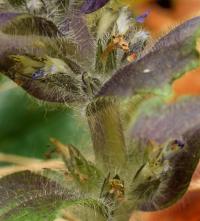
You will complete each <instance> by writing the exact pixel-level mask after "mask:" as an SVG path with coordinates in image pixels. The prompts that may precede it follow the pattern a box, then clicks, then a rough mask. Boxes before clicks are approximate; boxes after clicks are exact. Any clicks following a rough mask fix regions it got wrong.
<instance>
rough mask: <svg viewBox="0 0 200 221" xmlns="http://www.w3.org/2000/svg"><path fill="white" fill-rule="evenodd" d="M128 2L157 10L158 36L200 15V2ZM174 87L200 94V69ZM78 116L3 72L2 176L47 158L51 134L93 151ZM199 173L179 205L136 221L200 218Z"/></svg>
mask: <svg viewBox="0 0 200 221" xmlns="http://www.w3.org/2000/svg"><path fill="white" fill-rule="evenodd" d="M124 1H126V2H127V3H128V4H129V5H130V7H131V8H132V9H133V10H134V12H135V13H136V14H138V15H139V14H141V13H143V12H144V11H146V10H149V9H150V10H151V13H150V15H149V17H148V18H147V20H146V21H145V24H144V25H145V27H146V28H147V29H148V30H149V31H150V32H151V33H152V35H153V37H155V38H158V37H159V36H162V35H163V34H164V33H166V32H167V30H169V28H172V27H174V26H175V25H177V24H179V23H180V22H182V21H184V20H186V19H187V18H190V17H192V16H194V15H197V14H198V13H199V14H200V0H124ZM173 90H174V100H176V99H177V98H178V97H179V96H182V95H186V94H187V95H195V96H198V95H200V69H197V70H194V71H191V72H190V73H186V74H185V75H184V76H183V77H182V78H181V79H179V80H177V81H176V82H175V83H174V84H173ZM74 115H75V113H73V112H72V110H70V109H69V108H68V107H56V108H55V107H52V106H51V105H48V104H44V103H40V102H38V101H36V100H35V99H34V98H31V97H30V96H28V95H27V94H26V93H25V92H24V91H23V90H22V89H21V88H19V87H17V86H16V85H15V84H14V83H13V82H11V81H10V80H8V79H6V78H5V77H3V76H1V75H0V176H1V175H2V174H4V173H3V172H5V168H6V166H8V165H12V162H13V163H14V162H15V161H20V159H22V161H23V160H26V159H29V158H27V157H30V158H31V159H35V158H39V159H45V157H47V153H48V151H49V150H50V149H51V145H50V143H49V138H50V137H55V138H57V139H59V140H60V141H62V142H63V143H71V144H74V145H76V146H78V147H79V148H81V149H82V150H83V151H85V152H87V150H88V148H89V146H88V145H89V143H90V138H89V134H88V132H87V131H86V130H85V129H83V128H84V125H83V124H84V122H80V121H79V120H77V118H75V117H74ZM16 156H19V157H24V158H17V157H16ZM22 161H21V162H22ZM30 161H31V160H30ZM24 162H25V161H24ZM33 162H36V161H33ZM19 164H20V162H19ZM199 171H200V169H199ZM199 177H200V174H199V172H198V170H197V171H196V173H195V175H194V178H193V181H192V182H191V186H190V189H189V191H188V193H187V194H186V195H185V197H184V198H183V199H182V200H181V201H179V202H178V203H177V204H176V205H174V206H172V207H170V208H169V209H167V210H164V211H160V212H156V213H137V214H136V213H135V214H133V218H132V221H137V220H142V221H200V203H199V201H200V183H199V182H200V179H199ZM198 183H199V184H198Z"/></svg>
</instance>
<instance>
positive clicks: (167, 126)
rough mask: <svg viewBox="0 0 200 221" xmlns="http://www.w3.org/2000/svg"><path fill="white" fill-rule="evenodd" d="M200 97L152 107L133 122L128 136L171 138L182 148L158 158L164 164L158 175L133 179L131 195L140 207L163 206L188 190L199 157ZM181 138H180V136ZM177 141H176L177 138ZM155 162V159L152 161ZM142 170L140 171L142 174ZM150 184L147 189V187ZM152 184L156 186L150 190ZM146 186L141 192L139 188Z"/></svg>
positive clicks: (146, 138) (161, 207) (152, 138)
mask: <svg viewBox="0 0 200 221" xmlns="http://www.w3.org/2000/svg"><path fill="white" fill-rule="evenodd" d="M199 101H200V99H198V98H197V99H188V100H187V101H180V102H179V103H177V104H173V105H170V106H165V107H164V108H163V107H160V108H153V109H150V110H149V112H150V113H151V114H147V113H146V114H141V116H139V117H138V120H137V121H136V123H135V124H134V125H133V128H132V132H131V139H136V140H140V142H144V143H143V144H142V145H143V148H146V146H145V145H144V144H145V143H146V142H147V141H153V142H156V143H157V144H160V145H161V146H162V148H164V147H163V144H164V143H165V145H166V142H169V140H174V144H177V145H178V146H179V145H181V148H180V149H179V150H178V152H174V153H173V151H174V149H173V147H172V149H171V151H172V153H171V157H170V158H166V160H165V159H164V158H160V161H157V162H158V163H160V162H161V163H163V164H162V165H165V166H164V168H165V170H163V171H162V172H161V173H160V175H158V174H156V171H155V170H154V172H155V174H154V175H151V177H150V178H149V180H147V182H144V180H143V184H142V183H141V180H140V182H139V183H137V181H135V184H134V183H133V189H132V192H131V193H130V197H134V198H137V196H139V194H140V199H139V200H138V206H139V208H140V209H141V210H145V211H152V210H159V209H163V208H166V207H168V206H170V205H171V204H173V203H174V202H175V201H176V200H177V199H179V198H180V197H181V196H182V195H183V194H184V193H185V192H186V190H187V188H188V186H189V184H190V181H191V177H192V175H193V172H194V170H195V168H196V166H197V164H198V162H199V157H200V149H199V147H200V140H199V137H200V121H199V119H200V116H199V109H200V105H199ZM180 138H181V140H180ZM177 141H178V142H177ZM155 162H156V161H155ZM142 174H143V171H142V170H141V171H140V176H142ZM147 178H148V177H147ZM148 188H149V191H148ZM152 188H153V189H154V190H155V191H154V190H153V191H152ZM143 189H146V191H145V193H144V194H142V190H143Z"/></svg>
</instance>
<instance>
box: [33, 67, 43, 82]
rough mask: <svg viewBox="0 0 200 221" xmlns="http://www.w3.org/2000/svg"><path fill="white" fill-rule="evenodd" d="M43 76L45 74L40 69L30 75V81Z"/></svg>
mask: <svg viewBox="0 0 200 221" xmlns="http://www.w3.org/2000/svg"><path fill="white" fill-rule="evenodd" d="M44 76H45V72H44V71H43V70H42V69H39V70H37V71H35V72H34V73H33V74H32V79H33V80H37V79H40V78H42V77H44Z"/></svg>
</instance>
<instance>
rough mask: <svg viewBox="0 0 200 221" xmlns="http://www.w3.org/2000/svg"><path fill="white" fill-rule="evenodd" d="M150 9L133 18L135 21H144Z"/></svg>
mask: <svg viewBox="0 0 200 221" xmlns="http://www.w3.org/2000/svg"><path fill="white" fill-rule="evenodd" d="M150 12H151V10H147V11H146V12H144V13H143V14H141V15H139V16H137V17H136V18H135V20H136V22H138V23H144V21H145V19H146V18H147V17H148V16H149V14H150Z"/></svg>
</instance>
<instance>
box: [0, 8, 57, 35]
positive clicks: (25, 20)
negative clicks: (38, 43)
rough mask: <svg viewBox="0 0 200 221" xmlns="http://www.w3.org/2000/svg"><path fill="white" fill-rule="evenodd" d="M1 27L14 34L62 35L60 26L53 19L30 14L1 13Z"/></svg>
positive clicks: (3, 30) (7, 32) (5, 31)
mask: <svg viewBox="0 0 200 221" xmlns="http://www.w3.org/2000/svg"><path fill="white" fill-rule="evenodd" d="M0 29H1V31H2V32H4V33H6V34H12V35H31V34H35V35H41V36H49V37H53V36H54V37H57V36H59V35H60V36H61V33H60V32H59V30H58V28H57V27H56V25H55V24H53V23H52V22H51V21H48V20H46V19H45V18H42V17H37V16H32V15H29V14H20V13H11V12H8V13H0Z"/></svg>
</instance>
